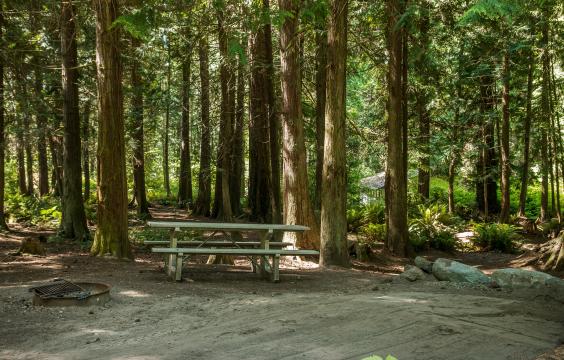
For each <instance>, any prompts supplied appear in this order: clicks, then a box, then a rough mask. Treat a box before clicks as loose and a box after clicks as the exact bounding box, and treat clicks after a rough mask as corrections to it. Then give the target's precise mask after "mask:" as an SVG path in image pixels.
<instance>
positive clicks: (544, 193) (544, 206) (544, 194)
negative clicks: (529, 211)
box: [540, 9, 550, 221]
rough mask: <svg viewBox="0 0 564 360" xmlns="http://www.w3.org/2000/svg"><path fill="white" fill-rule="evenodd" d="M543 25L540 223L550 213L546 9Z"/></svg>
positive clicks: (547, 31)
mask: <svg viewBox="0 0 564 360" xmlns="http://www.w3.org/2000/svg"><path fill="white" fill-rule="evenodd" d="M543 20H544V21H543V25H542V38H541V48H542V55H541V61H542V91H541V114H542V121H543V124H541V138H540V141H541V209H540V219H541V221H546V220H548V219H549V218H550V213H549V210H548V173H549V160H548V147H547V142H548V134H547V129H546V128H547V126H548V123H547V121H548V119H549V118H550V104H549V73H550V69H549V57H548V51H549V49H548V33H549V29H548V21H549V14H548V9H544V10H543Z"/></svg>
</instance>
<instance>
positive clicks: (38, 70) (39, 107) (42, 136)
mask: <svg viewBox="0 0 564 360" xmlns="http://www.w3.org/2000/svg"><path fill="white" fill-rule="evenodd" d="M40 7H41V3H40V1H39V0H34V1H32V2H31V11H30V14H34V13H37V12H38V11H39V9H40ZM30 20H31V24H30V25H31V26H30V27H31V31H32V33H33V34H34V35H37V34H38V33H39V23H38V21H39V18H38V17H37V16H34V15H31V16H30ZM33 62H34V65H35V66H34V67H35V69H34V77H35V79H34V90H35V97H36V99H35V104H34V105H35V114H36V115H35V120H36V127H37V131H36V134H37V139H36V141H37V157H38V159H37V160H38V170H39V184H38V188H39V195H40V196H43V195H47V194H48V193H49V168H48V165H47V143H46V141H47V137H46V127H47V113H46V112H47V111H46V109H45V104H44V101H45V100H44V94H43V71H42V69H43V68H42V66H43V64H42V59H41V57H40V55H36V56H34V58H33Z"/></svg>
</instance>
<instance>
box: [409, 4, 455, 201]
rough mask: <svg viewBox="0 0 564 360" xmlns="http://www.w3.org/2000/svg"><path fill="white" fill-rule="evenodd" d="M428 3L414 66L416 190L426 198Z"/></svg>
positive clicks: (428, 162)
mask: <svg viewBox="0 0 564 360" xmlns="http://www.w3.org/2000/svg"><path fill="white" fill-rule="evenodd" d="M428 7H429V4H428V3H427V2H426V1H423V2H422V9H421V11H422V15H421V16H422V17H421V20H420V23H419V32H420V39H421V40H420V44H419V54H418V57H417V63H416V67H417V69H418V71H420V72H421V73H422V76H421V81H422V88H421V89H419V91H418V94H417V98H416V101H417V103H416V108H417V113H418V116H419V149H420V151H421V158H420V160H419V169H418V181H417V183H418V186H417V189H418V192H419V195H420V196H421V197H422V198H423V199H425V200H427V199H429V192H430V188H431V173H430V170H431V157H430V155H431V154H430V150H431V149H430V140H431V136H430V133H431V121H430V116H429V110H428V109H427V107H428V96H427V88H428V81H427V76H430V74H429V72H428V71H427V65H426V64H427V58H428V56H429V55H428V54H427V52H428V50H429V26H430V20H429V9H428ZM449 166H450V164H449Z"/></svg>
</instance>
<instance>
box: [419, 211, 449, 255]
mask: <svg viewBox="0 0 564 360" xmlns="http://www.w3.org/2000/svg"><path fill="white" fill-rule="evenodd" d="M418 210H419V217H417V218H415V219H412V220H411V221H410V225H409V240H410V243H411V244H412V246H413V247H414V249H415V250H416V251H420V250H423V249H425V248H427V247H431V248H434V249H438V250H443V251H451V250H454V248H455V245H456V239H455V237H454V233H455V228H454V226H455V225H456V222H457V221H456V219H455V218H454V217H453V216H451V215H450V214H449V213H448V212H447V211H446V208H445V207H444V205H439V204H434V205H431V206H429V207H426V206H425V205H419V206H418Z"/></svg>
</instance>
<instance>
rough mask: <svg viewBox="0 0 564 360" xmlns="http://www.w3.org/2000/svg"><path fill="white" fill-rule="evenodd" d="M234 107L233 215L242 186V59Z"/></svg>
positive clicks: (243, 101)
mask: <svg viewBox="0 0 564 360" xmlns="http://www.w3.org/2000/svg"><path fill="white" fill-rule="evenodd" d="M236 95H237V96H236V100H237V101H236V107H235V122H234V124H233V156H232V160H231V179H230V180H231V182H230V184H229V194H230V195H231V207H232V209H233V214H235V215H239V214H240V213H241V186H242V184H243V169H244V158H243V126H244V124H243V122H244V118H245V67H244V64H243V59H242V58H239V62H238V66H237V93H236Z"/></svg>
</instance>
